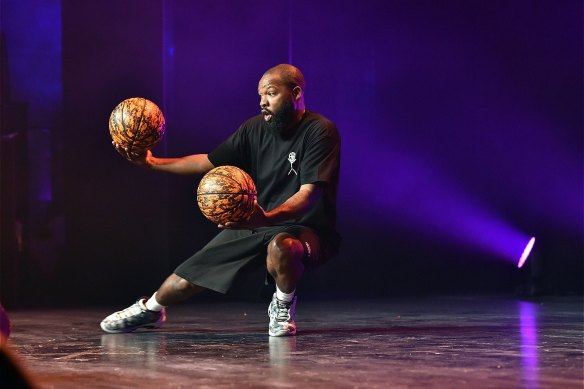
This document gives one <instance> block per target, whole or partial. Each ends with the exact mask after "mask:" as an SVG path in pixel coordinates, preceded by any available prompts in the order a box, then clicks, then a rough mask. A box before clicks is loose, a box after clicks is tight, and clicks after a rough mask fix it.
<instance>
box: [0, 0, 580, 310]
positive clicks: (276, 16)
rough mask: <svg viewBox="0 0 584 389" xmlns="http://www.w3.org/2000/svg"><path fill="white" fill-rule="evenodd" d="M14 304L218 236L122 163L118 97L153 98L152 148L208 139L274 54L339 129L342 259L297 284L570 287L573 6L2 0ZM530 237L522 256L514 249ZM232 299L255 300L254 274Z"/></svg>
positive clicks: (149, 266) (155, 274) (107, 282)
mask: <svg viewBox="0 0 584 389" xmlns="http://www.w3.org/2000/svg"><path fill="white" fill-rule="evenodd" d="M1 11H2V14H1V21H2V53H1V54H2V70H1V74H2V88H1V90H2V101H1V102H2V107H1V108H2V122H1V130H2V143H1V145H2V148H1V152H2V165H1V169H2V170H1V172H2V182H1V184H2V187H1V190H2V192H1V193H2V199H1V200H2V202H1V208H0V211H1V217H2V247H1V248H2V253H1V254H2V257H1V262H0V264H1V267H0V277H1V278H0V281H1V284H0V291H1V297H0V298H1V301H2V303H3V304H4V305H6V306H14V307H17V306H28V305H76V304H86V305H87V304H109V303H127V302H129V301H132V299H134V298H136V297H138V296H140V295H143V294H150V293H152V292H153V291H154V290H155V289H156V288H157V286H158V285H159V284H160V282H161V281H163V280H164V278H165V277H166V276H167V275H168V274H169V273H170V272H171V271H172V270H173V269H174V267H175V266H176V265H178V264H179V263H180V262H181V261H182V260H184V259H186V258H187V257H188V256H190V255H191V254H192V253H193V252H194V251H196V250H197V249H198V248H200V247H201V246H202V245H203V244H204V243H206V241H208V240H209V239H210V238H211V237H212V236H213V235H214V234H215V233H216V229H215V227H214V226H213V225H212V224H211V223H210V222H208V221H206V220H205V219H204V218H203V217H202V215H201V214H200V212H199V211H198V209H197V205H196V200H195V191H196V186H197V183H198V179H197V178H196V177H183V176H169V175H164V174H161V173H155V172H150V171H147V170H143V169H140V168H138V167H135V166H133V165H131V164H130V163H128V162H126V161H125V160H124V159H123V158H121V157H120V156H119V155H118V154H117V153H116V152H115V150H114V149H113V147H112V146H111V144H110V142H111V140H110V138H109V133H108V129H107V123H108V118H109V114H110V112H111V110H112V109H113V108H114V107H115V106H116V105H117V104H118V103H119V102H120V101H122V100H123V99H125V98H128V97H135V96H140V97H146V98H149V99H151V100H153V101H154V102H156V103H157V104H159V105H160V106H161V108H162V109H163V111H164V113H165V116H166V119H167V136H166V138H165V140H164V141H163V143H162V144H161V145H159V146H158V147H157V148H156V149H155V150H154V152H155V154H156V155H158V156H181V155H185V154H193V153H204V152H209V151H210V150H212V149H213V148H214V147H215V146H216V145H217V144H218V143H219V142H221V141H222V140H223V139H225V138H226V137H227V136H228V135H229V134H230V133H231V132H232V131H234V130H235V129H236V128H237V126H238V125H239V124H240V123H241V122H243V121H244V120H245V119H247V118H248V117H250V116H252V115H255V114H257V113H258V112H259V110H258V107H259V98H258V95H257V82H258V81H259V78H260V77H261V75H262V73H263V72H264V71H265V70H266V69H267V68H269V67H271V66H273V65H276V64H278V63H287V62H289V63H292V64H294V65H296V66H298V67H299V68H300V69H301V70H302V71H303V72H304V74H305V76H306V79H307V88H306V101H307V107H308V108H309V109H311V110H314V111H317V112H320V113H322V114H324V115H325V116H327V117H329V118H330V119H331V120H333V121H334V122H335V123H336V124H337V126H338V128H339V130H340V132H341V135H342V137H343V148H342V173H341V183H340V193H339V230H340V232H341V233H342V235H343V236H344V244H343V248H342V251H341V253H340V255H339V256H338V257H337V258H336V259H335V260H334V261H333V262H331V263H329V264H328V265H327V266H325V267H323V268H321V269H319V270H317V271H315V272H314V273H311V274H308V275H307V276H306V277H305V278H304V280H303V283H302V285H301V293H303V295H304V296H306V298H310V297H313V298H317V297H331V296H333V297H342V298H347V297H371V296H394V295H404V294H408V295H411V294H430V293H521V294H524V295H533V294H574V293H577V294H580V293H582V277H583V271H582V267H583V266H582V265H583V257H584V255H583V242H582V239H583V198H584V196H583V186H582V184H583V182H582V180H583V160H584V158H583V146H584V144H583V133H582V132H583V126H582V107H583V104H582V103H583V100H582V81H583V80H582V68H583V67H582V65H583V64H582V3H581V2H580V1H568V0H566V1H561V2H557V1H551V0H549V1H520V0H512V1H505V2H492V1H360V2H337V1H332V0H331V1H328V0H327V1H293V2H292V1H270V2H267V1H249V2H248V1H246V2H243V1H242V2H235V1H201V2H199V1H197V2H192V1H186V0H183V1H179V0H176V1H171V0H161V1H154V0H151V1H147V2H144V1H138V0H122V1H110V0H104V1H100V2H89V1H73V0H49V1H40V0H25V1H16V0H12V1H9V0H2V3H1ZM531 236H535V237H536V239H537V241H536V246H535V250H534V253H533V255H532V257H531V258H530V260H529V261H528V263H527V265H526V266H525V267H524V268H522V269H517V267H516V263H517V260H518V258H519V256H520V254H521V252H522V250H523V248H524V246H525V244H526V243H527V240H528V239H529V238H530V237H531ZM244 289H246V290H247V293H245V294H243V295H240V294H239V293H240V292H241V290H238V293H237V295H232V296H228V298H240V297H242V296H246V297H247V298H254V296H256V295H257V293H256V292H257V291H258V290H259V287H258V286H251V284H248V285H247V286H246V287H245V288H244Z"/></svg>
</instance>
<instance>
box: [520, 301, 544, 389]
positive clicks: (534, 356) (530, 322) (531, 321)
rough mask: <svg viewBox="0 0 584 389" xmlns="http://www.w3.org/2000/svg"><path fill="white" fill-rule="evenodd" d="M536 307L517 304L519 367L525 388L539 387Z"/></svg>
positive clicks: (534, 305)
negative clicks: (519, 336) (519, 340)
mask: <svg viewBox="0 0 584 389" xmlns="http://www.w3.org/2000/svg"><path fill="white" fill-rule="evenodd" d="M538 308H539V307H538V305H537V304H534V303H529V302H525V301H520V302H519V329H520V331H521V347H520V351H521V367H522V371H523V380H524V382H525V385H526V387H529V388H538V387H539V373H538V369H539V366H538V352H537V346H538V343H537V316H538Z"/></svg>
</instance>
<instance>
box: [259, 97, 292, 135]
mask: <svg viewBox="0 0 584 389" xmlns="http://www.w3.org/2000/svg"><path fill="white" fill-rule="evenodd" d="M295 116H296V111H295V110H294V104H293V103H292V101H290V100H288V101H287V102H286V103H285V104H284V105H283V106H282V108H280V110H279V111H278V112H273V113H272V120H270V121H269V122H267V123H266V124H267V125H268V128H269V129H270V130H272V131H274V132H277V133H280V134H283V133H285V132H286V130H287V129H288V127H289V126H290V124H292V123H294V119H295Z"/></svg>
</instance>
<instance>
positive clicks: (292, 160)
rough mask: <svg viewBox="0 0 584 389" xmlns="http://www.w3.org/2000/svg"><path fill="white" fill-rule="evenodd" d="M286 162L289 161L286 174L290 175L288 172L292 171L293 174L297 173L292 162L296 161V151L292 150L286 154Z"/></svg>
mask: <svg viewBox="0 0 584 389" xmlns="http://www.w3.org/2000/svg"><path fill="white" fill-rule="evenodd" d="M288 162H290V171H289V172H288V175H290V173H292V172H294V174H296V175H298V172H297V171H296V170H294V166H293V164H294V162H296V153H295V152H294V151H293V152H291V153H290V154H288Z"/></svg>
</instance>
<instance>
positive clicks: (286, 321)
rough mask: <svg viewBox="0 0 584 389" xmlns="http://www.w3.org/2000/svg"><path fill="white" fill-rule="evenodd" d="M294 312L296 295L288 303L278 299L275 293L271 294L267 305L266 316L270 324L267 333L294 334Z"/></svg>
mask: <svg viewBox="0 0 584 389" xmlns="http://www.w3.org/2000/svg"><path fill="white" fill-rule="evenodd" d="M295 313H296V296H294V298H293V299H292V301H290V302H289V303H287V302H285V301H280V300H278V298H277V297H276V293H274V296H272V302H271V303H270V306H269V307H268V316H269V317H270V326H269V328H268V333H269V334H270V336H293V335H296V322H295V321H294V314H295Z"/></svg>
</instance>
